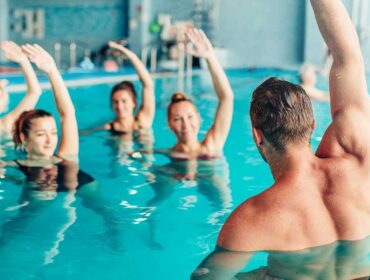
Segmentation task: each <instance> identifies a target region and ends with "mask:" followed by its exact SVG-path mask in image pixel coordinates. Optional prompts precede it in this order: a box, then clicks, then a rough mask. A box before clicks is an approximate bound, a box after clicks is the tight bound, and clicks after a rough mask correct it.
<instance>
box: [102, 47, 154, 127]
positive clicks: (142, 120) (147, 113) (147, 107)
mask: <svg viewBox="0 0 370 280" xmlns="http://www.w3.org/2000/svg"><path fill="white" fill-rule="evenodd" d="M109 46H110V47H111V48H113V49H116V50H119V51H121V52H123V53H124V54H125V55H126V56H127V58H128V59H129V60H130V61H131V63H132V65H133V66H134V68H135V70H136V72H137V74H138V76H139V78H140V81H141V84H142V86H143V89H142V104H141V106H140V110H139V112H138V114H137V120H138V122H139V126H140V128H150V127H151V126H152V123H153V119H154V114H155V94H154V83H153V79H152V77H151V76H150V74H149V72H148V70H147V69H146V67H145V65H144V64H143V63H142V62H141V60H140V59H139V58H138V57H137V55H136V54H135V53H133V52H132V51H130V50H129V49H127V48H125V47H123V46H122V45H120V44H117V43H115V42H112V41H111V42H109Z"/></svg>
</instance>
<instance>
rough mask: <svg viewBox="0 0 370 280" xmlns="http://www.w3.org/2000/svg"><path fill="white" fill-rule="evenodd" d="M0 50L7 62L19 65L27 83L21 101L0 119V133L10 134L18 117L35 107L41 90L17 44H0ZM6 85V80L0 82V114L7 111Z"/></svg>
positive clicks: (5, 42) (7, 42)
mask: <svg viewBox="0 0 370 280" xmlns="http://www.w3.org/2000/svg"><path fill="white" fill-rule="evenodd" d="M0 49H1V50H2V51H3V52H4V55H5V57H6V58H7V59H8V60H10V61H13V62H15V63H18V64H19V65H20V67H21V69H22V71H23V74H24V77H25V79H26V83H27V94H26V96H25V97H24V98H23V100H22V101H21V102H20V103H19V104H18V106H17V107H16V108H15V109H14V110H12V111H11V112H9V113H8V114H6V115H5V116H3V117H2V118H0V132H3V133H5V134H10V133H11V131H12V129H13V125H14V122H15V120H16V119H17V118H18V117H19V115H20V114H21V113H22V112H24V111H26V110H31V109H33V108H34V107H35V105H36V103H37V101H38V100H39V97H40V95H41V88H40V85H39V82H38V81H37V77H36V74H35V72H34V71H33V68H32V65H31V63H30V61H29V60H28V58H27V56H26V55H25V54H24V53H23V52H22V49H21V48H20V47H19V46H18V45H17V44H15V43H14V42H11V41H4V42H1V43H0ZM6 84H7V81H6V80H1V81H0V113H3V112H4V111H6V110H7V105H8V93H7V92H6V90H5V86H6Z"/></svg>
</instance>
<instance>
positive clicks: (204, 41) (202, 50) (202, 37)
mask: <svg viewBox="0 0 370 280" xmlns="http://www.w3.org/2000/svg"><path fill="white" fill-rule="evenodd" d="M186 37H187V38H188V39H189V41H190V42H191V43H192V44H193V46H194V49H193V50H189V49H188V48H187V53H189V54H191V55H193V56H197V57H203V58H208V57H210V56H211V55H212V54H213V47H212V44H211V42H210V41H209V40H208V38H207V36H206V34H204V32H203V30H200V29H196V28H190V29H188V30H187V31H186Z"/></svg>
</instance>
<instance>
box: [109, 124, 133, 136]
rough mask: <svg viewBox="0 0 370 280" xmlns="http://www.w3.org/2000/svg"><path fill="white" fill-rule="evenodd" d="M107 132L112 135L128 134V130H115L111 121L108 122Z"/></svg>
mask: <svg viewBox="0 0 370 280" xmlns="http://www.w3.org/2000/svg"><path fill="white" fill-rule="evenodd" d="M109 132H110V133H111V135H113V136H120V135H126V134H128V133H129V132H128V131H120V130H116V129H115V128H114V123H113V122H111V123H109Z"/></svg>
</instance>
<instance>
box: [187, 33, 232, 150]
mask: <svg viewBox="0 0 370 280" xmlns="http://www.w3.org/2000/svg"><path fill="white" fill-rule="evenodd" d="M186 36H187V37H188V38H189V40H190V42H191V43H192V44H193V45H194V48H195V50H188V53H189V54H191V55H194V56H197V57H203V58H204V59H205V60H206V61H207V65H208V69H209V72H210V74H211V77H212V81H213V86H214V89H215V91H216V93H217V96H218V100H219V103H218V107H217V112H216V116H215V118H214V122H213V125H212V127H211V128H210V129H209V131H208V133H207V135H206V137H205V139H204V140H203V143H204V144H205V145H206V146H207V148H208V150H222V148H223V146H224V144H225V142H226V138H227V135H228V134H229V131H230V126H231V120H232V115H233V102H234V101H233V100H234V94H233V91H232V89H231V86H230V83H229V80H228V79H227V77H226V74H225V72H224V70H223V69H222V67H221V64H220V62H219V61H218V59H217V57H216V55H215V52H214V50H213V47H212V45H211V43H210V42H209V40H208V38H207V36H206V35H205V34H204V32H203V31H202V30H198V29H195V28H192V29H189V30H188V31H187V32H186Z"/></svg>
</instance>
